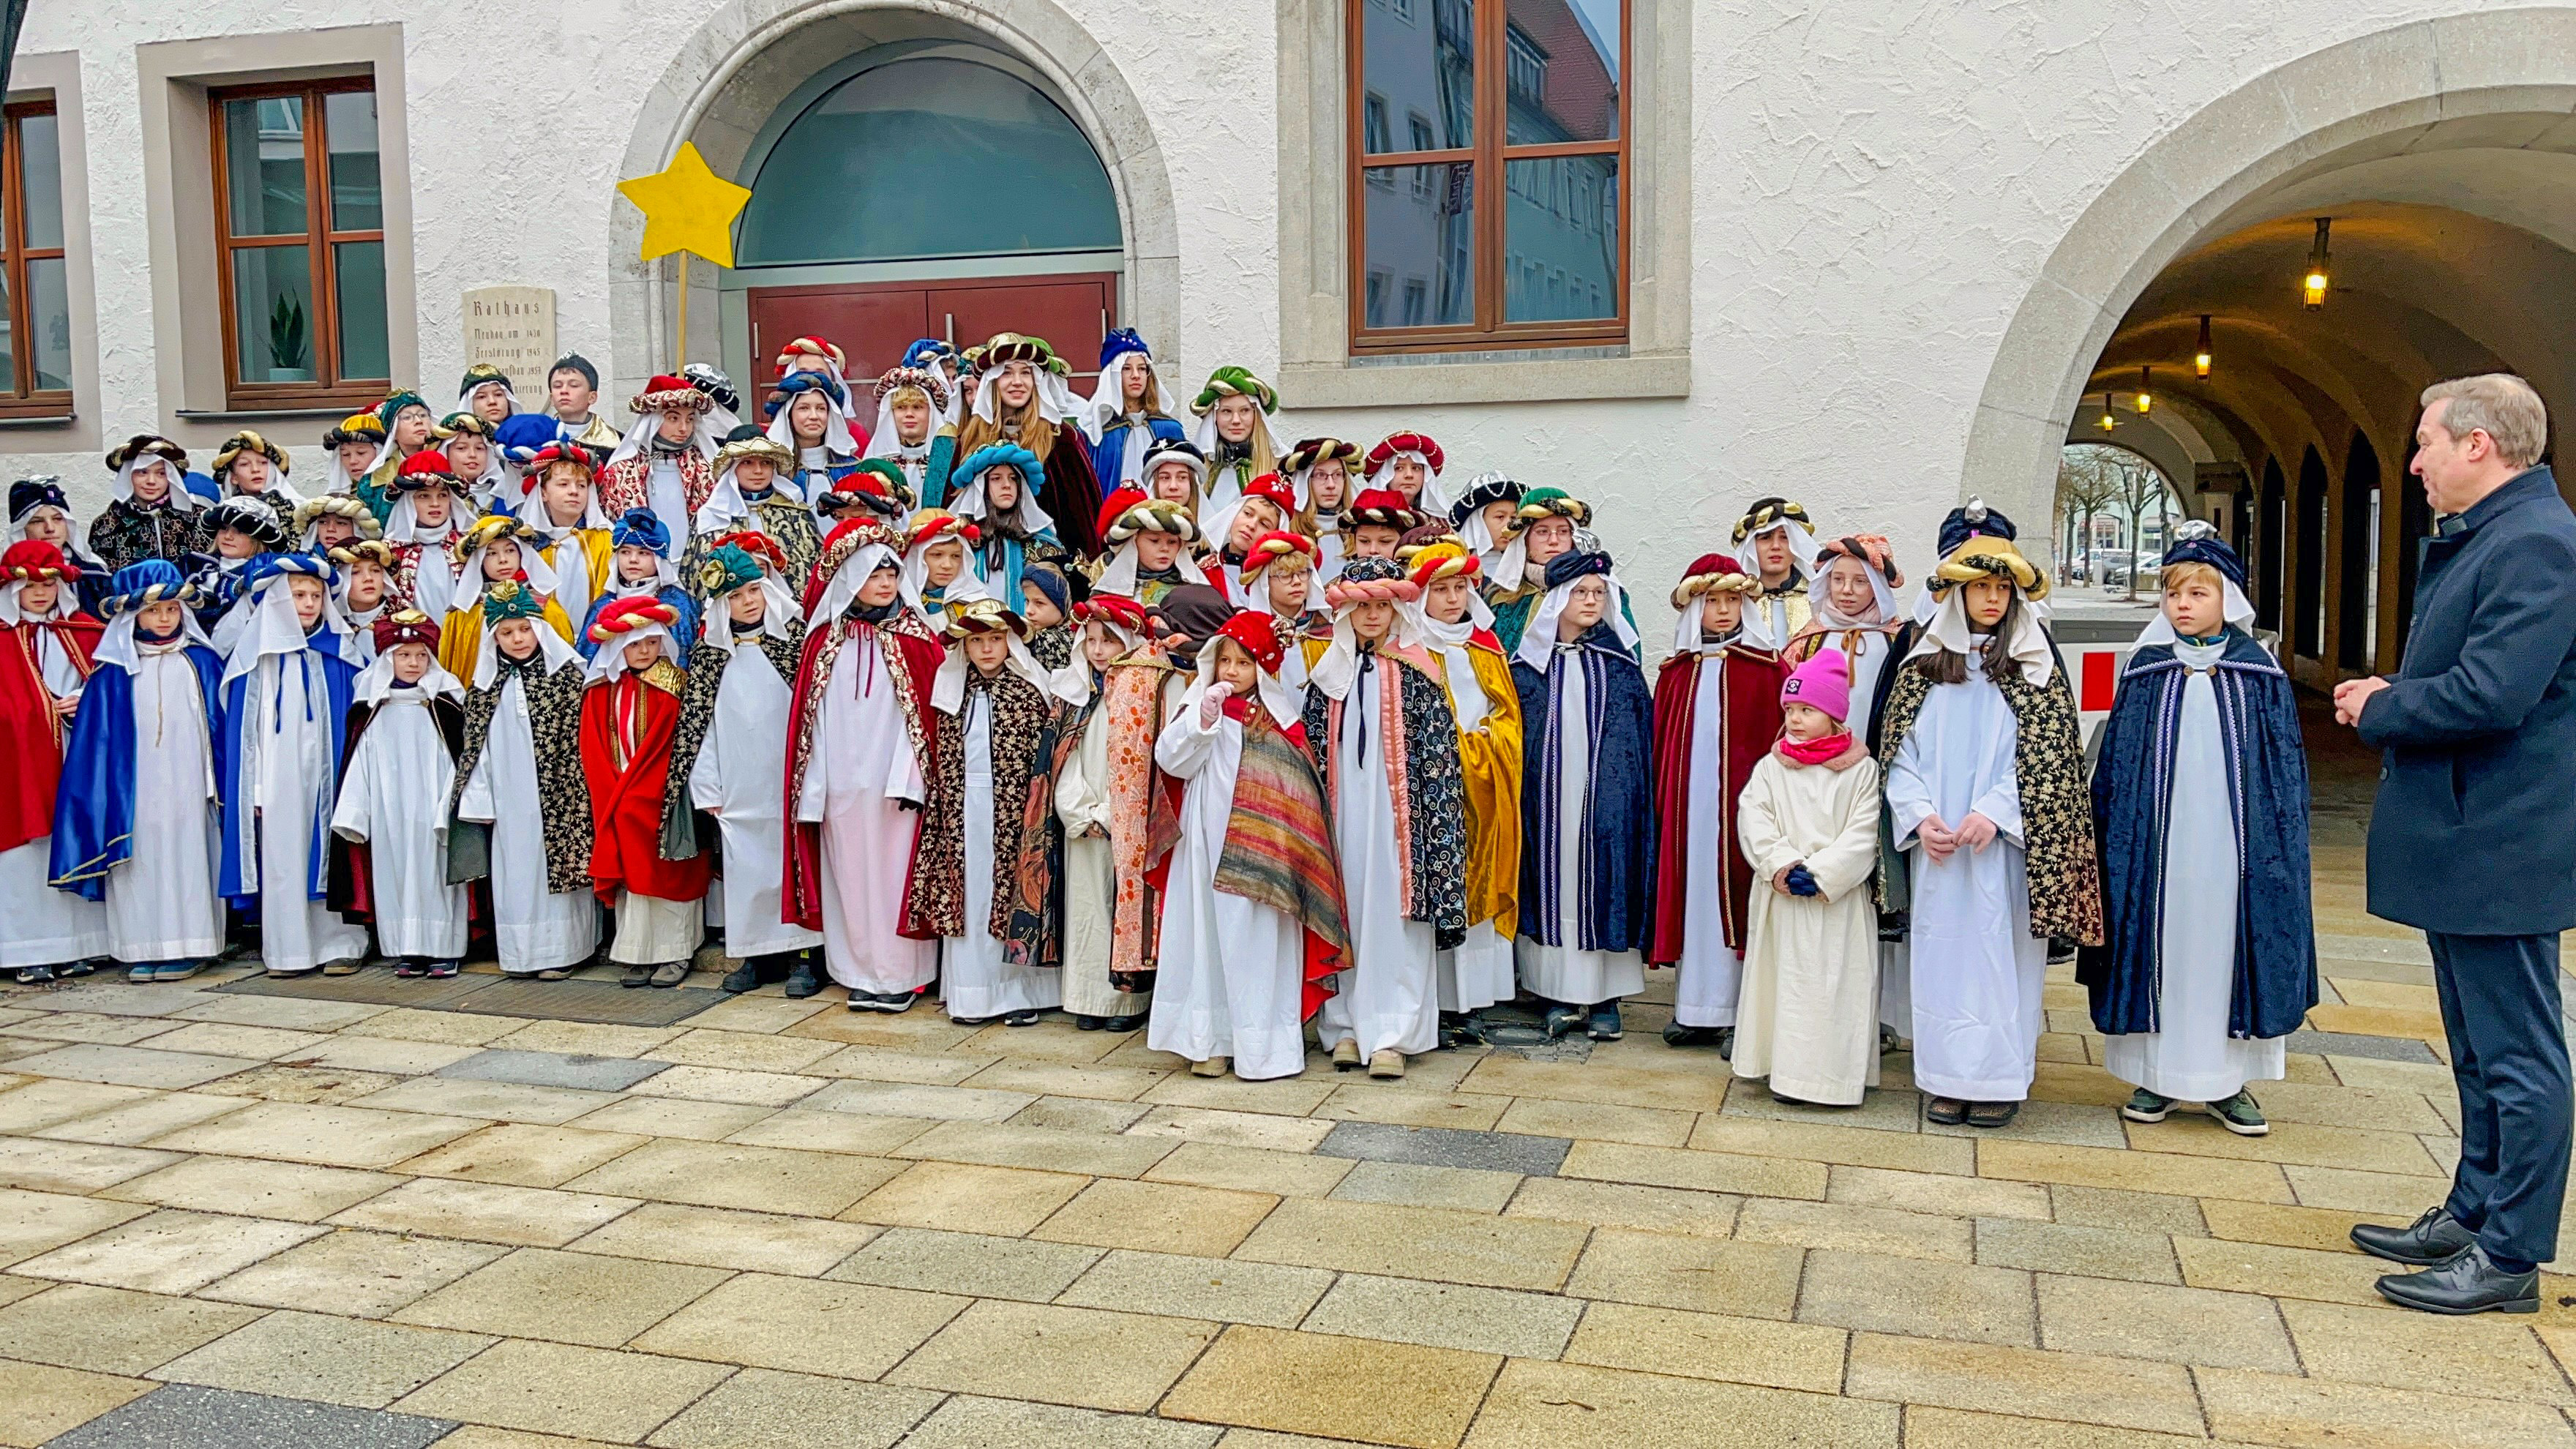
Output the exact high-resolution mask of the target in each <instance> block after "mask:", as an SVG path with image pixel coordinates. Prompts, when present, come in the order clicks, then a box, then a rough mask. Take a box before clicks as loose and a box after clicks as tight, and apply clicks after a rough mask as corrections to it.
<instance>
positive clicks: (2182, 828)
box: [2102, 643, 2288, 1102]
mask: <svg viewBox="0 0 2576 1449" xmlns="http://www.w3.org/2000/svg"><path fill="white" fill-rule="evenodd" d="M2226 650H2227V646H2226V645H2225V644H2200V645H2194V644H2179V643H2178V644H2176V645H2174V658H2175V659H2177V660H2179V661H2181V662H2182V664H2183V665H2184V666H2185V667H2186V668H2188V669H2190V670H2191V671H2192V672H2191V673H2190V674H2189V675H2188V676H2186V677H2185V678H2184V680H2183V686H2182V719H2181V721H2180V725H2179V728H2178V729H2177V731H2176V734H2175V739H2174V765H2173V770H2174V775H2173V796H2172V801H2171V804H2170V805H2169V807H2168V813H2167V815H2166V819H2165V888H2164V920H2163V939H2162V948H2163V965H2164V970H2163V978H2162V980H2160V981H2159V982H2158V983H2157V1013H2156V1020H2157V1024H2158V1025H2160V1026H2161V1027H2163V1030H2161V1031H2152V1032H2136V1033H2129V1034H2124V1035H2121V1036H2114V1037H2107V1038H2105V1039H2104V1046H2103V1053H2102V1066H2103V1069H2104V1070H2106V1071H2108V1072H2109V1073H2110V1074H2111V1075H2112V1076H2115V1077H2118V1078H2119V1079H2120V1080H2121V1081H2124V1082H2127V1083H2130V1084H2131V1085H2133V1086H2140V1087H2144V1088H2146V1089H2147V1090H2148V1091H2150V1092H2153V1093H2155V1094H2156V1095H2157V1096H2160V1097H2173V1098H2177V1099H2180V1100H2182V1101H2186V1102H2223V1101H2225V1100H2226V1099H2228V1098H2229V1097H2232V1096H2235V1095H2236V1094H2237V1092H2239V1091H2241V1090H2243V1088H2244V1086H2245V1084H2246V1083H2247V1082H2260V1081H2277V1080H2279V1079H2280V1078H2281V1077H2282V1076H2283V1075H2285V1074H2286V1073H2287V1071H2288V1047H2287V1045H2286V1041H2287V1039H2286V1038H2283V1037H2264V1038H2254V1039H2241V1038H2233V1037H2230V1036H2229V1035H2228V1034H2227V1012H2228V1005H2229V997H2230V995H2231V993H2232V992H2233V990H2234V987H2235V981H2236V910H2237V884H2238V861H2237V858H2236V823H2235V811H2234V809H2233V808H2232V807H2231V806H2230V805H2229V803H2228V787H2227V774H2228V764H2229V760H2228V751H2227V740H2226V737H2225V736H2224V735H2223V734H2222V733H2221V732H2220V730H2219V724H2218V695H2217V690H2216V687H2215V686H2214V685H2213V684H2212V683H2211V679H2210V675H2209V673H2208V670H2209V668H2210V666H2211V665H2213V664H2215V663H2217V661H2218V659H2219V657H2220V656H2221V655H2223V654H2224V653H2226Z"/></svg>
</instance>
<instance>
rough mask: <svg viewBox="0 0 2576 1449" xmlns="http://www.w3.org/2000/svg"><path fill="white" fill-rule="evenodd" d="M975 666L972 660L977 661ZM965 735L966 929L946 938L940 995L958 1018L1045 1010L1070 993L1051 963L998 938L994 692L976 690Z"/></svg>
mask: <svg viewBox="0 0 2576 1449" xmlns="http://www.w3.org/2000/svg"><path fill="white" fill-rule="evenodd" d="M970 667H971V666H970ZM963 708H964V710H965V716H964V719H963V721H962V725H961V728H960V730H959V733H960V734H961V735H962V736H963V738H964V740H965V745H966V748H965V751H964V753H965V756H966V758H965V760H964V761H963V763H964V765H965V773H966V802H965V803H966V809H965V813H964V818H963V820H962V821H961V822H960V824H961V825H962V827H963V829H964V832H965V839H964V840H963V842H961V843H962V844H963V845H964V846H965V855H966V934H965V935H963V936H947V937H943V938H942V939H941V940H940V943H939V995H940V999H941V1000H942V1001H944V1002H946V1003H947V1005H948V1015H949V1017H950V1019H951V1020H965V1021H976V1020H982V1019H985V1018H988V1017H995V1016H1001V1015H1004V1014H1006V1013H1009V1012H1014V1011H1044V1010H1047V1009H1049V1008H1051V1007H1053V1006H1055V1005H1056V1004H1057V1003H1058V1002H1060V1001H1062V1000H1063V999H1064V996H1063V988H1062V987H1061V986H1060V985H1058V984H1057V981H1056V973H1055V971H1054V970H1052V969H1049V968H1047V967H1029V966H1014V965H1012V964H1011V963H1010V961H1009V960H1008V959H1007V958H1006V957H1005V956H1004V955H1003V954H1002V943H1001V942H1000V941H998V940H995V939H994V937H993V930H992V925H993V871H994V866H995V861H994V859H993V805H994V802H993V695H992V692H991V691H990V690H984V689H970V690H968V691H967V692H966V699H965V703H964V705H963Z"/></svg>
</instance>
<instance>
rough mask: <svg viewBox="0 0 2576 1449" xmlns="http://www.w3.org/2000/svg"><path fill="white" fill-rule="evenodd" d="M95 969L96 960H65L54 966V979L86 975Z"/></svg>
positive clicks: (61, 979) (59, 979)
mask: <svg viewBox="0 0 2576 1449" xmlns="http://www.w3.org/2000/svg"><path fill="white" fill-rule="evenodd" d="M97 969H98V963H97V962H96V961H67V962H65V963H63V964H62V965H60V966H57V967H55V968H54V979H55V980H57V981H69V980H72V979H73V978H75V977H80V976H87V975H89V974H90V973H91V972H93V971H96V970H97Z"/></svg>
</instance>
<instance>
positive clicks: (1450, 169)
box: [1363, 161, 1476, 327]
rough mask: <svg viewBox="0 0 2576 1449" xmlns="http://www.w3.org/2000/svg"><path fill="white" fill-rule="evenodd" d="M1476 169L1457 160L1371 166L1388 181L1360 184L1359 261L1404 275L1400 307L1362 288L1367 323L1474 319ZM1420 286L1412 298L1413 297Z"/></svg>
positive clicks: (1444, 323) (1442, 323)
mask: <svg viewBox="0 0 2576 1449" xmlns="http://www.w3.org/2000/svg"><path fill="white" fill-rule="evenodd" d="M1475 172H1476V168H1475V167H1474V166H1473V165H1471V164H1469V163H1467V162H1464V161H1449V162H1442V163H1440V164H1438V165H1433V166H1387V167H1377V168H1373V169H1372V170H1371V171H1370V172H1369V179H1370V180H1371V181H1372V182H1375V181H1377V179H1378V177H1379V175H1380V174H1381V173H1387V174H1388V179H1389V180H1390V181H1392V182H1394V183H1395V184H1393V185H1391V186H1386V187H1380V186H1376V185H1372V186H1370V187H1369V188H1368V189H1367V195H1366V203H1367V207H1368V218H1367V227H1366V236H1365V239H1364V242H1363V245H1364V246H1365V247H1366V249H1367V251H1366V256H1365V258H1364V261H1365V264H1366V265H1367V267H1368V270H1369V272H1370V274H1371V275H1372V276H1374V275H1375V274H1377V273H1378V272H1380V271H1385V272H1387V273H1390V274H1392V275H1395V276H1401V277H1404V278H1406V279H1407V280H1406V283H1405V289H1406V296H1405V300H1404V302H1403V310H1402V312H1401V313H1397V314H1394V315H1390V313H1391V312H1392V311H1393V308H1394V306H1395V302H1394V299H1391V298H1389V297H1388V296H1387V295H1386V294H1385V293H1384V292H1383V291H1382V290H1380V289H1378V288H1376V287H1372V288H1370V291H1369V298H1368V313H1367V317H1366V325H1368V326H1370V327H1463V326H1468V325H1471V324H1473V323H1474V322H1475V320H1476V285H1475V284H1476V253H1475V247H1476V242H1475V237H1476V196H1475V186H1474V179H1475ZM1416 288H1419V289H1420V301H1419V303H1418V304H1417V303H1416V301H1415V300H1414V293H1415V289H1416Z"/></svg>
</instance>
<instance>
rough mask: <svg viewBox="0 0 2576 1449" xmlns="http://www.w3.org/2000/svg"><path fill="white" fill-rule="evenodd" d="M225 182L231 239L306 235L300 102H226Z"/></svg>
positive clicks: (287, 99) (295, 98)
mask: <svg viewBox="0 0 2576 1449" xmlns="http://www.w3.org/2000/svg"><path fill="white" fill-rule="evenodd" d="M224 181H225V184H226V187H227V189H228V190H229V191H230V192H231V199H230V200H231V222H232V234H233V235H234V236H237V237H241V236H292V235H296V234H299V233H301V232H302V231H303V230H304V101H303V98H302V97H300V96H272V97H270V98H268V99H266V100H256V101H226V102H224Z"/></svg>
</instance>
